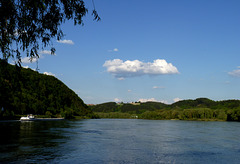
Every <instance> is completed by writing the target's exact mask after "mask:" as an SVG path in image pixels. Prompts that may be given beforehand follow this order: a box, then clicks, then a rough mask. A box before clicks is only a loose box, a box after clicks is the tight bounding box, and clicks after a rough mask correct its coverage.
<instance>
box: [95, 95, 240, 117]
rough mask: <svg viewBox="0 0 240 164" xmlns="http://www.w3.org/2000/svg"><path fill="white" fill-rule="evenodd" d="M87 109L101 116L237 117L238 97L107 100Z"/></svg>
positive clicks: (239, 114)
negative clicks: (128, 101) (225, 98)
mask: <svg viewBox="0 0 240 164" xmlns="http://www.w3.org/2000/svg"><path fill="white" fill-rule="evenodd" d="M91 109H92V110H93V111H94V112H96V113H97V114H98V115H99V116H100V117H101V118H142V119H179V120H220V121H240V100H223V101H213V100H210V99H207V98H198V99H195V100H182V101H178V102H175V103H173V104H163V103H159V102H146V103H140V102H138V103H127V104H125V103H118V104H117V103H115V102H108V103H103V104H98V105H93V106H91Z"/></svg>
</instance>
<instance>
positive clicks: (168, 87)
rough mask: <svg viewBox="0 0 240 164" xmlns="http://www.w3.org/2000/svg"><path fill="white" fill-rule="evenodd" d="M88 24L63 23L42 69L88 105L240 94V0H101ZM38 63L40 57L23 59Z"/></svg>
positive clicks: (43, 57) (42, 59)
mask: <svg viewBox="0 0 240 164" xmlns="http://www.w3.org/2000/svg"><path fill="white" fill-rule="evenodd" d="M94 2H95V6H96V10H97V11H98V14H99V15H100V17H101V19H102V20H101V21H100V22H96V21H93V17H92V16H91V10H92V8H93V5H92V3H91V1H87V2H86V5H87V7H88V8H89V14H88V15H87V16H86V17H85V18H84V26H74V25H73V22H72V21H69V22H66V23H65V24H63V26H62V30H63V32H64V33H65V34H66V36H65V37H64V38H63V39H62V41H61V42H57V41H56V40H53V45H54V46H55V48H56V50H57V51H56V55H52V56H51V55H48V54H47V52H48V51H47V50H49V49H50V48H46V51H45V52H42V55H41V57H40V59H39V69H40V70H39V72H41V73H44V72H45V73H49V74H52V75H54V76H56V77H57V78H59V79H60V80H62V81H63V82H64V83H65V84H66V85H67V86H68V87H69V88H71V89H72V90H74V91H75V92H76V93H77V94H78V95H79V97H81V98H82V99H83V100H84V102H85V103H87V104H98V103H103V102H109V101H123V102H132V101H139V100H141V101H147V100H151V101H160V102H165V103H173V102H174V101H177V100H182V99H196V98H199V97H207V98H210V99H212V100H224V99H239V98H240V92H239V91H240V67H239V66H240V10H239V6H240V1H239V0H201V1H200V0H198V1H193V0H149V1H143V0H101V1H100V0H95V1H94ZM23 66H28V67H30V68H33V69H35V68H36V63H35V62H34V61H33V63H26V62H24V63H23Z"/></svg>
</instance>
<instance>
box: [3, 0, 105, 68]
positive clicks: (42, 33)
mask: <svg viewBox="0 0 240 164" xmlns="http://www.w3.org/2000/svg"><path fill="white" fill-rule="evenodd" d="M92 2H93V8H94V9H93V11H92V15H93V16H94V20H97V21H99V20H100V17H99V16H98V13H97V12H96V10H95V7H94V1H92ZM87 12H88V9H87V8H86V7H85V3H84V1H83V0H0V15H1V17H0V48H1V53H2V58H3V59H5V60H7V59H8V58H9V57H16V59H17V61H18V64H19V65H21V54H20V52H26V54H27V56H29V57H31V59H32V58H34V57H35V58H38V57H39V55H38V50H39V49H40V46H41V48H42V49H44V48H46V47H47V46H51V53H52V54H54V52H55V48H54V47H53V45H52V44H51V39H53V38H56V39H57V40H60V39H61V38H62V37H63V31H62V30H61V28H60V25H61V24H62V23H64V22H65V21H66V20H70V19H72V20H74V25H83V17H84V16H85V15H86V13H87ZM40 43H41V44H40Z"/></svg>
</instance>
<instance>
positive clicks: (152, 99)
mask: <svg viewBox="0 0 240 164" xmlns="http://www.w3.org/2000/svg"><path fill="white" fill-rule="evenodd" d="M138 101H140V102H142V103H143V102H160V103H164V104H168V101H166V100H156V99H155V98H149V99H139V100H138Z"/></svg>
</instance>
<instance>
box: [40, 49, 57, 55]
mask: <svg viewBox="0 0 240 164" xmlns="http://www.w3.org/2000/svg"><path fill="white" fill-rule="evenodd" d="M40 54H46V55H51V51H49V50H43V51H40ZM53 55H55V54H53Z"/></svg>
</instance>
